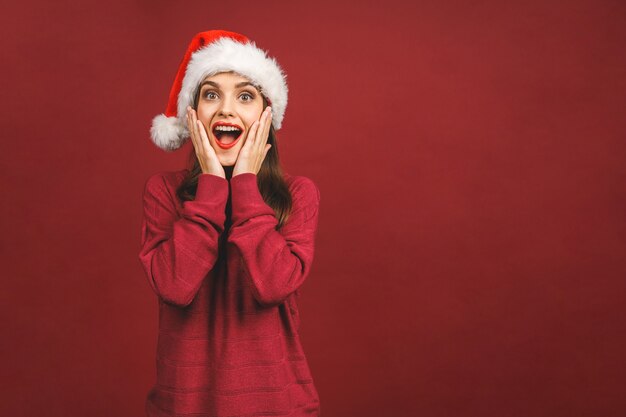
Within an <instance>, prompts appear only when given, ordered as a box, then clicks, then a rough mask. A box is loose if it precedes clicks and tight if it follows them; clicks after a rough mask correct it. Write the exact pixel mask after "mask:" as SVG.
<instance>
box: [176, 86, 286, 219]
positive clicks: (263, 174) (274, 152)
mask: <svg viewBox="0 0 626 417" xmlns="http://www.w3.org/2000/svg"><path fill="white" fill-rule="evenodd" d="M261 97H263V109H265V108H266V107H267V105H268V103H267V100H266V98H265V97H264V96H263V95H261ZM199 99H200V88H199V86H198V88H197V89H196V92H195V95H194V104H193V108H194V109H195V110H196V111H197V110H198V101H199ZM267 143H269V144H271V145H272V147H271V148H270V149H269V150H268V151H267V155H265V159H264V160H263V163H262V164H261V168H260V170H259V172H258V173H257V185H258V187H259V191H260V193H261V196H263V200H264V201H265V203H266V204H267V205H268V206H270V207H271V208H272V209H273V210H274V213H275V215H276V219H278V224H277V225H276V230H278V229H280V228H281V227H282V226H283V225H284V224H285V222H286V221H287V219H288V218H289V214H290V213H291V208H292V197H291V193H290V192H289V187H288V185H287V182H286V181H285V178H284V176H283V171H282V168H281V166H280V159H279V157H278V137H277V136H276V131H275V130H274V126H273V125H272V126H270V132H269V137H268V139H267ZM188 166H189V168H188V169H189V171H188V173H187V174H186V175H185V178H184V179H183V182H182V183H181V184H180V186H179V187H178V189H177V190H176V194H177V195H178V198H179V199H180V201H181V202H183V201H188V200H193V199H195V197H196V191H197V189H198V177H199V176H200V175H201V174H202V168H201V167H200V163H199V162H198V157H197V155H196V150H195V148H193V147H192V148H191V152H190V153H189V161H188Z"/></svg>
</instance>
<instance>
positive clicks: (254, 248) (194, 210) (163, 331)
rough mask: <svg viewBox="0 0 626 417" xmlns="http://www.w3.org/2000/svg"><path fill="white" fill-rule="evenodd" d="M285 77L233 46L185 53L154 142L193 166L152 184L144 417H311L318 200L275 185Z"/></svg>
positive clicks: (260, 55) (299, 183)
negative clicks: (305, 340)
mask: <svg viewBox="0 0 626 417" xmlns="http://www.w3.org/2000/svg"><path fill="white" fill-rule="evenodd" d="M285 78H286V77H285V75H284V73H283V72H282V70H281V68H280V67H279V66H278V64H277V63H276V61H275V60H274V59H273V58H268V57H267V56H266V53H265V52H263V51H262V50H260V49H258V48H257V47H256V45H255V44H254V43H253V42H251V41H249V40H248V38H246V37H245V36H243V35H240V34H237V33H234V32H228V31H221V30H218V31H207V32H202V33H199V34H197V35H196V36H195V37H194V38H193V40H192V41H191V43H190V45H189V47H188V49H187V52H186V54H185V56H184V58H183V60H182V62H181V65H180V68H179V70H178V75H177V77H176V79H175V81H174V85H173V87H172V90H171V93H170V99H169V104H168V108H167V110H166V113H165V114H162V115H159V116H157V117H155V118H154V120H153V125H152V129H151V137H152V140H153V141H154V143H155V144H156V145H157V146H159V147H160V148H162V149H164V150H167V151H171V150H174V149H177V148H179V147H180V146H182V144H183V143H184V142H185V141H186V140H187V139H189V138H191V141H192V144H193V149H192V153H191V155H190V156H191V158H190V164H191V165H190V167H189V168H187V169H183V170H180V171H173V172H167V171H163V172H159V173H157V174H155V175H152V176H151V177H150V178H148V180H147V182H146V185H145V190H144V197H143V204H144V216H143V223H142V242H141V245H142V246H141V251H140V253H139V259H140V261H141V263H142V266H143V268H144V270H145V273H146V276H147V277H148V282H149V283H150V285H151V287H152V289H153V290H154V292H155V293H156V295H157V296H158V299H159V338H158V343H157V352H156V356H157V358H156V365H157V381H156V384H155V385H154V386H153V388H152V389H151V390H150V392H149V394H148V397H147V401H146V412H147V415H148V416H182V415H190V416H191V415H193V416H198V417H200V416H202V417H205V416H206V417H226V416H229V417H230V416H270V415H271V416H291V417H297V416H319V413H320V404H319V396H318V393H317V390H316V388H315V385H314V383H313V379H312V376H311V372H310V369H309V366H308V363H307V360H306V357H305V355H304V352H303V350H302V345H301V343H300V338H299V334H298V330H299V326H300V317H299V313H298V305H297V297H298V290H299V288H300V286H301V285H302V284H303V282H304V280H305V279H306V277H307V276H308V274H309V271H310V269H311V264H312V262H313V253H314V241H315V235H316V231H317V222H318V213H319V199H320V194H319V189H318V188H317V186H316V185H315V183H314V182H313V181H312V180H310V179H309V178H307V177H304V176H291V175H289V174H287V173H283V172H282V170H281V168H280V164H279V158H278V141H277V138H276V133H275V131H276V130H278V129H279V128H280V126H281V123H282V119H283V115H284V112H285V108H286V105H287V84H286V82H285Z"/></svg>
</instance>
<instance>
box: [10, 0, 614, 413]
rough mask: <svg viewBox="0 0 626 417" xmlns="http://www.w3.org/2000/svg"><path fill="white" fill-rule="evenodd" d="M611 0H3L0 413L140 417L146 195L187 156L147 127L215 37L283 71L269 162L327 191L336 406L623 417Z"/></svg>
mask: <svg viewBox="0 0 626 417" xmlns="http://www.w3.org/2000/svg"><path fill="white" fill-rule="evenodd" d="M625 4H626V3H624V2H623V1H592V0H589V1H561V2H550V1H518V2H507V1H495V0H493V1H473V2H469V1H453V2H449V1H430V2H419V1H417V2H414V1H411V2H408V1H407V2H400V1H394V0H391V1H385V2H379V1H365V2H337V1H332V2H331V1H328V0H325V1H317V2H309V3H301V4H298V3H297V2H274V1H269V2H245V1H244V2H199V1H189V2H165V1H145V0H140V1H134V2H122V1H118V2H116V1H113V2H111V1H107V2H89V1H76V2H72V3H70V2H49V1H31V2H13V4H9V5H5V6H4V7H3V11H2V13H0V14H1V17H0V23H1V24H0V31H1V33H0V35H1V36H0V43H1V45H0V46H1V47H2V51H3V58H4V59H3V62H2V77H0V79H1V83H2V85H1V88H2V90H1V91H2V101H1V104H0V105H1V106H2V108H1V109H0V110H1V111H0V114H1V115H2V116H1V123H2V145H3V147H2V152H1V153H0V161H1V174H2V175H1V176H0V178H1V181H2V190H3V197H2V199H1V203H0V207H1V210H2V213H1V218H2V246H1V247H0V254H1V256H2V265H3V272H2V291H1V292H0V305H2V320H1V322H2V342H1V346H2V348H1V351H0V357H1V358H2V362H3V363H2V374H3V378H2V386H1V387H0V388H1V390H0V392H2V399H1V401H0V414H1V415H3V416H4V415H6V416H9V415H10V416H35V415H46V416H92V417H96V416H103V417H104V416H106V417H109V416H140V415H143V403H144V400H145V396H146V394H147V392H148V390H149V388H150V385H151V384H152V383H153V382H154V379H155V347H156V332H157V318H158V316H157V313H158V312H157V300H156V297H155V296H154V294H153V293H152V292H151V289H150V288H149V286H148V283H147V281H146V278H145V276H144V275H143V271H142V269H141V267H140V264H139V261H138V258H137V254H138V251H139V239H140V220H141V193H142V190H143V185H144V182H145V180H146V178H147V177H148V176H149V175H151V174H152V173H154V172H156V171H159V170H167V169H179V168H181V167H182V166H183V165H184V163H185V160H186V156H187V152H188V151H189V149H190V148H189V147H188V146H186V147H185V148H184V150H181V151H178V152H176V153H172V154H167V153H165V152H163V151H160V150H159V149H157V148H156V147H155V146H154V145H152V144H151V142H150V140H149V135H148V130H149V126H150V122H151V119H152V117H154V116H155V115H157V114H158V113H160V112H162V111H164V110H165V106H166V101H167V97H168V94H169V89H170V85H171V82H172V80H173V77H174V75H175V72H176V69H177V66H178V63H179V62H180V59H181V58H182V54H183V52H184V50H185V48H186V46H187V42H188V41H189V40H190V39H191V37H192V36H193V35H194V34H195V33H196V32H199V31H203V30H208V29H229V30H234V31H238V32H242V33H244V34H246V35H248V36H249V37H250V38H252V39H253V40H255V41H256V42H257V45H258V46H260V47H262V48H264V49H266V50H269V52H270V54H271V55H273V56H275V57H276V58H277V59H278V61H279V62H280V64H281V65H282V66H283V68H284V69H285V70H286V72H287V74H288V80H289V87H290V101H289V106H288V108H287V112H286V116H285V123H284V127H283V129H282V130H281V131H280V132H279V138H280V140H281V143H280V147H281V148H280V150H281V157H282V160H283V161H284V166H285V168H286V170H287V171H289V172H290V173H292V174H297V175H306V176H309V177H310V178H312V179H313V180H315V181H316V182H317V184H318V185H319V187H320V189H321V204H322V211H321V217H320V228H319V234H318V241H317V250H316V260H315V263H314V267H313V271H312V273H311V275H310V277H309V279H308V281H307V282H306V283H305V286H304V287H303V289H302V291H301V293H302V297H301V318H302V341H303V344H304V348H305V351H306V353H307V356H308V359H309V362H310V365H311V369H312V372H313V374H314V377H315V378H316V385H317V387H318V391H319V393H320V397H321V401H322V413H323V416H324V417H337V416H341V417H346V416H359V417H365V416H372V417H378V416H393V417H413V416H433V417H434V416H454V417H456V416H481V417H488V416H493V417H502V416H519V417H529V416H547V417H556V416H564V417H571V416H593V417H597V416H604V417H606V416H623V415H626V396H624V392H626V361H625V359H624V352H626V314H625V307H624V306H625V302H626V280H625V278H626V256H625V254H626V221H625V214H626V187H625V186H626V144H625V139H626V122H625V120H626V118H625V117H624V113H625V109H626V81H625V80H626V70H625V64H626V54H625V53H624V50H625V47H626V24H625V22H626V6H625ZM188 145H189V146H190V144H188Z"/></svg>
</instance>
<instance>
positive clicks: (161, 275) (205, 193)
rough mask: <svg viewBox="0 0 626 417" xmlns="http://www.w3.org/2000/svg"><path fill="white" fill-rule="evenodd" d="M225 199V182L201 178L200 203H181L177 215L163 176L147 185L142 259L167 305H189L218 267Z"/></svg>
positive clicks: (215, 177) (214, 176)
mask: <svg viewBox="0 0 626 417" xmlns="http://www.w3.org/2000/svg"><path fill="white" fill-rule="evenodd" d="M227 200H228V181H227V180H226V179H225V178H222V177H219V176H217V175H212V174H200V176H199V177H198V189H197V191H196V198H195V200H193V201H185V202H183V203H182V206H183V208H182V211H181V214H180V216H179V215H178V214H177V210H176V206H175V204H174V200H173V198H172V196H171V194H170V192H169V191H168V190H167V188H166V184H165V182H164V178H163V176H162V175H161V174H155V175H153V176H152V177H150V178H149V179H148V181H147V182H146V186H145V189H144V194H143V220H142V227H141V234H142V237H141V250H140V252H139V259H140V261H141V263H142V265H143V269H144V271H145V273H146V276H147V277H148V281H149V283H150V285H151V287H152V289H153V290H154V292H155V293H156V294H157V295H158V296H159V297H160V298H161V299H163V300H164V301H165V302H167V303H169V304H173V305H177V306H180V307H185V306H187V305H189V304H190V303H191V302H192V301H193V299H194V297H195V295H196V293H197V292H198V290H199V289H200V286H201V285H202V281H203V280H204V278H205V277H206V276H207V274H208V273H209V271H210V270H211V269H212V268H213V266H214V265H215V263H216V261H217V258H218V253H219V252H218V241H219V236H220V234H221V233H222V232H223V231H224V222H225V219H226V202H227Z"/></svg>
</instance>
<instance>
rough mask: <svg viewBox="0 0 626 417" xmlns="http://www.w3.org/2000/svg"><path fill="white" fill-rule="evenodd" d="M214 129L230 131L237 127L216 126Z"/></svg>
mask: <svg viewBox="0 0 626 417" xmlns="http://www.w3.org/2000/svg"><path fill="white" fill-rule="evenodd" d="M215 130H222V131H224V132H232V131H234V130H237V131H238V130H239V129H237V128H236V127H233V126H217V127H216V128H215Z"/></svg>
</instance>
